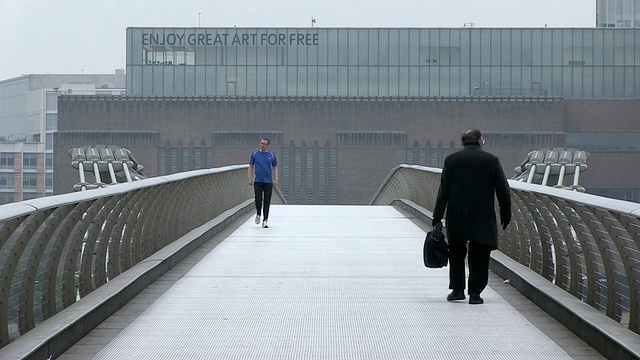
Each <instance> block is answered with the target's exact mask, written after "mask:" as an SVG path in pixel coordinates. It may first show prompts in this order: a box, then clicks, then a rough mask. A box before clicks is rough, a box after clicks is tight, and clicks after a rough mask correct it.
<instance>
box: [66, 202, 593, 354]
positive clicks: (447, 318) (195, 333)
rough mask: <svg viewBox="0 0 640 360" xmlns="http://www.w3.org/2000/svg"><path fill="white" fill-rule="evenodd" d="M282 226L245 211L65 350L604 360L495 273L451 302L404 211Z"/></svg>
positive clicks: (345, 209)
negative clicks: (474, 298) (470, 294)
mask: <svg viewBox="0 0 640 360" xmlns="http://www.w3.org/2000/svg"><path fill="white" fill-rule="evenodd" d="M270 223H271V224H270V226H271V227H270V228H268V229H263V228H260V227H258V226H257V225H255V224H254V223H253V216H250V217H249V216H244V217H243V218H242V220H239V221H238V222H236V223H235V224H234V226H233V227H232V228H231V229H227V230H225V233H223V234H220V235H219V236H218V237H217V239H213V240H212V241H210V242H209V243H208V244H207V245H205V246H204V247H202V248H201V249H199V250H198V251H196V252H195V253H194V254H192V255H191V256H190V257H189V258H187V259H186V260H185V261H183V262H182V263H181V264H180V265H179V266H178V267H176V268H175V269H174V270H172V271H171V272H169V273H167V274H166V275H165V276H163V277H162V278H161V279H160V280H158V281H156V283H154V284H153V285H152V286H150V287H149V288H148V289H147V290H145V292H143V293H141V294H140V295H138V297H136V299H134V301H132V302H130V303H129V304H128V305H127V306H125V307H124V308H122V309H121V310H120V311H119V312H118V313H117V314H116V315H114V316H112V317H111V318H109V319H108V320H107V321H105V322H104V323H103V324H101V325H100V326H99V327H98V328H96V329H95V330H94V331H93V332H92V333H91V334H89V335H88V336H86V337H85V338H84V339H83V340H82V341H80V342H79V343H78V344H76V345H75V346H74V347H72V348H71V349H69V350H68V351H67V352H66V353H65V354H64V355H62V356H61V357H59V359H66V360H71V359H88V358H92V359H267V358H268V359H294V358H298V359H525V358H526V359H544V360H549V359H602V358H603V357H601V356H600V355H599V354H598V353H597V352H596V351H595V350H593V349H592V348H590V347H589V346H588V345H586V344H585V343H584V342H582V341H581V340H579V339H577V338H576V337H575V336H573V335H572V334H571V333H570V332H569V331H567V330H566V329H565V328H564V327H562V326H561V325H559V324H558V323H557V322H555V321H554V320H553V319H551V318H550V317H548V316H546V314H544V313H543V312H542V311H540V310H539V309H538V308H537V307H535V306H534V305H532V304H531V303H530V302H528V301H527V300H525V299H524V298H523V297H521V296H520V295H519V294H517V292H516V291H515V290H514V289H512V288H511V287H510V286H509V285H504V284H502V279H499V278H497V277H496V276H493V275H492V278H491V283H490V287H489V288H487V289H486V290H485V292H484V293H483V297H484V299H485V304H483V305H469V304H468V303H467V302H462V301H460V302H447V301H446V300H445V297H446V295H447V293H448V289H447V287H448V270H447V269H446V268H445V269H435V270H434V269H426V268H424V266H423V265H422V255H421V251H422V243H423V240H424V234H425V229H424V228H423V226H424V225H422V224H421V223H419V222H418V221H415V219H411V216H407V215H406V214H404V213H402V212H401V211H400V210H397V209H396V208H393V207H387V206H293V205H287V206H284V205H280V206H272V211H271V219H270ZM221 238H224V241H222V242H219V240H220V239H221ZM218 242H219V244H217V243H218ZM216 244H217V246H216Z"/></svg>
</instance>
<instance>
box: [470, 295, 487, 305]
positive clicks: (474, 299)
mask: <svg viewBox="0 0 640 360" xmlns="http://www.w3.org/2000/svg"><path fill="white" fill-rule="evenodd" d="M469 304H473V305H478V304H484V299H483V298H481V297H480V295H478V294H469Z"/></svg>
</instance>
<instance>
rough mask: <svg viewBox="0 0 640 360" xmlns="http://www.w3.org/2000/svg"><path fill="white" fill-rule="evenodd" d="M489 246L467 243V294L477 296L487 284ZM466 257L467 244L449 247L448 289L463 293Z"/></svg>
mask: <svg viewBox="0 0 640 360" xmlns="http://www.w3.org/2000/svg"><path fill="white" fill-rule="evenodd" d="M491 250H493V249H492V248H491V247H490V246H488V245H485V244H481V243H477V242H472V241H470V242H469V258H468V263H469V294H478V295H480V293H481V292H482V290H484V288H485V287H487V283H489V259H490V257H491ZM466 255H467V244H466V243H464V242H462V243H457V244H450V245H449V289H451V290H459V291H464V289H465V286H464V285H465V281H464V278H465V269H464V259H465V257H466Z"/></svg>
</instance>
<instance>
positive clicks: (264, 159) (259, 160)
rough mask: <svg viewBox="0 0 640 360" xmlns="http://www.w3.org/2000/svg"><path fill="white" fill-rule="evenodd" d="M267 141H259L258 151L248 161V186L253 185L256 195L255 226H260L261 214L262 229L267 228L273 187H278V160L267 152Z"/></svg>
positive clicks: (265, 139) (274, 155)
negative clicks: (261, 217)
mask: <svg viewBox="0 0 640 360" xmlns="http://www.w3.org/2000/svg"><path fill="white" fill-rule="evenodd" d="M270 143H271V142H270V141H269V139H267V138H264V139H262V140H260V150H256V151H254V152H253V153H252V154H251V159H249V173H248V177H249V185H253V190H254V192H255V195H256V219H255V222H256V224H260V215H261V214H263V215H264V217H263V219H262V227H263V228H268V227H269V225H268V219H269V206H270V205H271V193H272V192H273V187H274V186H275V187H278V160H277V159H276V154H274V153H272V152H271V151H269V144H270Z"/></svg>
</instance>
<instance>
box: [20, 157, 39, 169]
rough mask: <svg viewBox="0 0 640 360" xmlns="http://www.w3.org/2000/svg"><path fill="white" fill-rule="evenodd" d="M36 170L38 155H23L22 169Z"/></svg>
mask: <svg viewBox="0 0 640 360" xmlns="http://www.w3.org/2000/svg"><path fill="white" fill-rule="evenodd" d="M37 168H38V154H36V153H24V154H23V155H22V169H23V170H36V169H37Z"/></svg>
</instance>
